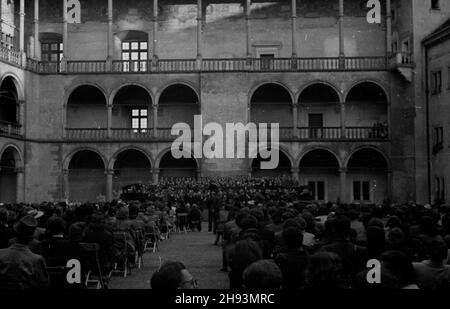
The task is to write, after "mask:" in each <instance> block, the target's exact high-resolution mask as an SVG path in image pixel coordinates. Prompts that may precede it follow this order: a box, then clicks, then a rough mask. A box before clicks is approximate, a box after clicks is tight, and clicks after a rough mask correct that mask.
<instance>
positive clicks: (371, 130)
mask: <svg viewBox="0 0 450 309" xmlns="http://www.w3.org/2000/svg"><path fill="white" fill-rule="evenodd" d="M171 131H172V129H171V128H158V129H157V132H156V135H155V134H154V130H153V129H130V128H124V129H117V128H112V129H110V134H109V135H108V130H107V129H92V128H88V129H83V128H80V129H78V128H77V129H72V128H68V129H66V139H68V140H83V141H97V140H121V141H173V140H175V139H177V138H178V136H174V135H172V133H171ZM344 131H345V135H342V128H341V127H323V128H311V127H299V128H297V130H296V131H295V130H294V129H293V128H288V127H286V128H279V138H280V140H281V141H303V140H306V141H307V140H317V141H334V140H387V139H388V138H389V133H388V131H389V130H388V128H387V127H386V126H373V127H346V128H345V130H344ZM0 132H11V133H9V134H10V135H14V134H15V135H20V127H16V128H15V127H7V126H6V127H5V126H4V125H3V126H0ZM267 136H268V138H269V137H270V129H269V131H268V132H267ZM194 137H195V136H194V132H193V131H191V139H192V140H193V139H194Z"/></svg>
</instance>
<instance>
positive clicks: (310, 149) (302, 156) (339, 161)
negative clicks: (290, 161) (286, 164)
mask: <svg viewBox="0 0 450 309" xmlns="http://www.w3.org/2000/svg"><path fill="white" fill-rule="evenodd" d="M316 150H322V151H326V152H329V153H330V154H331V155H333V157H334V158H335V159H336V162H337V163H338V168H341V167H342V166H343V165H342V160H341V159H340V158H339V156H338V155H337V154H336V153H335V152H334V151H333V150H332V149H330V148H328V147H324V146H313V147H308V148H306V149H305V150H304V151H302V152H301V153H300V155H299V156H298V157H297V159H296V163H295V166H300V163H301V162H302V160H303V159H304V158H305V156H306V155H308V154H309V153H311V152H313V151H316Z"/></svg>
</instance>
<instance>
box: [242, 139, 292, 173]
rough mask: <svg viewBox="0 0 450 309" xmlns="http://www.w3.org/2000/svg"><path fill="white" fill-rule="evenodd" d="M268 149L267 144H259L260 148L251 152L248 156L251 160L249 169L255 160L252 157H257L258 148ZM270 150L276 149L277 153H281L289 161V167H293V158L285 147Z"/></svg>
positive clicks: (280, 146)
mask: <svg viewBox="0 0 450 309" xmlns="http://www.w3.org/2000/svg"><path fill="white" fill-rule="evenodd" d="M268 147H269V145H268V144H267V143H264V144H261V147H258V149H256V150H255V151H253V152H252V153H251V154H250V158H252V159H251V160H250V165H249V168H251V167H252V165H253V161H254V160H255V158H254V157H255V156H257V155H258V153H259V148H262V149H267V148H268ZM272 148H274V149H277V150H278V151H279V152H281V153H283V154H284V155H285V156H286V157H287V158H288V159H289V162H290V163H291V167H294V166H295V158H294V157H293V156H292V155H291V154H290V153H289V150H288V149H287V148H286V147H284V146H283V145H278V147H273V146H272Z"/></svg>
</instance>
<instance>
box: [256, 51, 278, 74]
mask: <svg viewBox="0 0 450 309" xmlns="http://www.w3.org/2000/svg"><path fill="white" fill-rule="evenodd" d="M259 58H260V59H261V70H272V69H273V59H274V58H275V54H260V55H259Z"/></svg>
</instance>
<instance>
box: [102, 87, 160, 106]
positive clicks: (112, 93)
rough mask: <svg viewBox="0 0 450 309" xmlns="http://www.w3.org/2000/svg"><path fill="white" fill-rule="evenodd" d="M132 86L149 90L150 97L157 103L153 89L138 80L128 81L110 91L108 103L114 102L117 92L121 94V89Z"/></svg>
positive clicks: (153, 102)
mask: <svg viewBox="0 0 450 309" xmlns="http://www.w3.org/2000/svg"><path fill="white" fill-rule="evenodd" d="M130 86H135V87H140V88H142V89H144V90H145V91H146V92H147V94H148V95H149V96H150V99H151V100H152V104H155V102H156V101H155V96H154V95H153V93H152V91H151V90H150V89H148V88H147V87H146V86H145V85H143V84H141V83H138V82H128V83H125V84H121V85H120V87H118V88H117V89H115V90H113V91H112V92H111V93H110V95H109V101H108V104H113V103H114V100H115V99H116V97H117V94H119V93H120V91H121V90H123V89H125V88H126V87H130Z"/></svg>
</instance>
